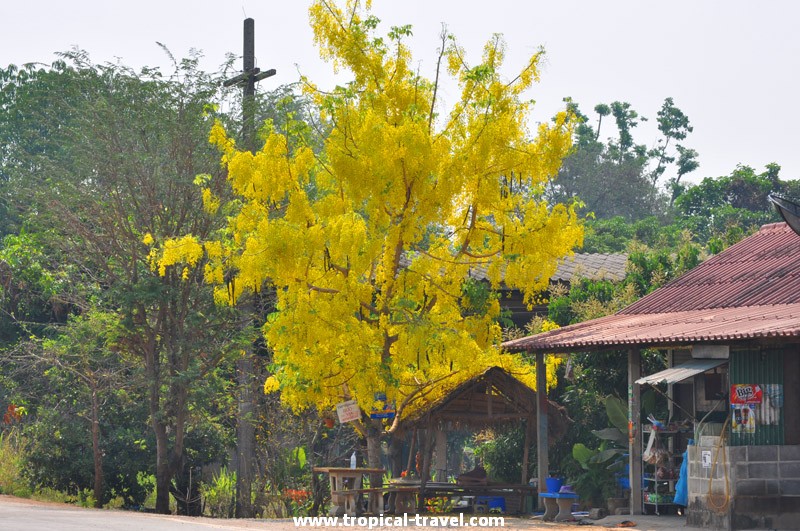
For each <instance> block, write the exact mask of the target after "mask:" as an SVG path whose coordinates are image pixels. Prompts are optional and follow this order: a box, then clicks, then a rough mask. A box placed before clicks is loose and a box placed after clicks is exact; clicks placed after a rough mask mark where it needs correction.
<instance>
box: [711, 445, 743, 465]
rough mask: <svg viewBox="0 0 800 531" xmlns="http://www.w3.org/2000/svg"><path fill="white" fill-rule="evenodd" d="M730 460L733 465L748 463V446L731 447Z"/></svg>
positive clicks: (729, 449) (729, 451) (729, 450)
mask: <svg viewBox="0 0 800 531" xmlns="http://www.w3.org/2000/svg"><path fill="white" fill-rule="evenodd" d="M712 455H713V454H712ZM728 458H729V459H730V462H731V463H739V462H741V461H747V446H729V447H728Z"/></svg>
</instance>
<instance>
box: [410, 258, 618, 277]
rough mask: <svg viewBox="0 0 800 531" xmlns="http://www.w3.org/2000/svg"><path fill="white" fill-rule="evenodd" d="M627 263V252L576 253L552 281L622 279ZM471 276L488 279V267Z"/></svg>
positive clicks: (561, 263) (475, 270) (474, 269)
mask: <svg viewBox="0 0 800 531" xmlns="http://www.w3.org/2000/svg"><path fill="white" fill-rule="evenodd" d="M627 263H628V255H627V254H625V253H618V254H607V253H575V254H574V255H572V256H569V257H566V258H562V259H561V260H559V262H558V267H557V268H556V272H555V274H553V276H552V277H551V278H550V281H551V282H558V281H561V282H571V281H572V279H573V278H574V277H576V276H578V277H581V278H589V279H592V280H614V281H616V280H622V279H623V278H625V267H626V265H627ZM400 265H401V266H403V267H409V266H410V265H411V257H409V256H408V255H403V256H402V257H401V258H400ZM469 276H470V277H471V278H474V279H476V280H486V267H484V266H475V267H472V268H470V270H469Z"/></svg>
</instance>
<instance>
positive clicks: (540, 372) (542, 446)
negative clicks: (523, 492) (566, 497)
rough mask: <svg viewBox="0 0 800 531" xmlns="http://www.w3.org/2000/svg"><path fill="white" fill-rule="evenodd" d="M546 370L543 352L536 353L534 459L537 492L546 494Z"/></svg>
mask: <svg viewBox="0 0 800 531" xmlns="http://www.w3.org/2000/svg"><path fill="white" fill-rule="evenodd" d="M546 370H547V369H545V366H544V352H537V353H536V457H537V466H538V468H539V470H538V478H539V492H546V489H547V477H548V476H549V468H550V461H549V456H548V454H547V372H546ZM543 500H544V498H539V503H538V507H539V509H541V510H544V501H543Z"/></svg>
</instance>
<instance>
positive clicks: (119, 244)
mask: <svg viewBox="0 0 800 531" xmlns="http://www.w3.org/2000/svg"><path fill="white" fill-rule="evenodd" d="M176 66H177V68H176V72H175V75H174V76H171V77H165V76H163V75H162V74H161V73H160V72H158V71H155V70H149V69H146V70H144V71H142V72H141V73H135V72H133V71H131V70H129V69H126V68H124V67H122V66H118V65H102V66H100V65H94V64H92V63H91V62H90V61H89V60H88V58H87V57H86V56H85V55H84V54H82V53H71V54H67V55H66V56H65V61H64V62H59V63H57V64H56V65H54V66H53V67H52V68H50V69H48V68H42V69H39V70H23V71H19V70H15V69H13V68H9V69H7V70H6V78H5V81H4V84H3V91H4V93H5V94H11V96H8V98H7V99H6V100H5V101H4V106H3V108H2V114H0V123H2V124H3V125H2V127H0V133H2V134H4V135H8V136H7V137H6V138H4V139H3V140H4V141H7V142H8V144H6V145H5V146H4V150H5V151H4V154H3V175H4V178H5V179H6V181H7V183H8V190H10V192H11V198H12V200H13V201H14V206H15V208H16V210H17V211H19V212H20V213H21V214H20V215H21V218H22V219H24V221H25V223H26V224H28V225H30V226H31V227H33V228H35V232H40V233H42V234H47V235H48V237H49V242H48V243H49V245H50V246H51V248H52V249H53V250H54V253H55V254H57V255H58V256H59V257H60V258H61V259H62V260H63V261H64V263H66V264H70V265H72V266H74V270H75V271H77V272H78V273H80V275H79V276H75V277H73V278H71V279H70V280H72V281H75V282H78V283H81V282H89V283H91V285H94V286H96V287H97V288H98V289H97V290H95V291H94V293H93V294H92V296H93V297H96V299H95V301H94V303H95V305H96V306H99V307H101V308H107V309H110V310H112V311H115V312H118V313H119V315H120V316H121V323H122V325H121V330H120V332H119V337H118V340H117V344H118V345H119V348H120V349H121V351H124V352H125V353H126V354H127V355H129V356H131V357H134V358H135V359H137V360H138V363H140V366H141V367H142V369H143V371H144V379H143V380H142V381H143V382H145V386H146V393H144V396H146V397H147V399H146V403H147V404H148V408H149V412H148V414H149V423H150V427H151V429H152V431H153V434H154V439H155V447H156V448H155V454H156V466H155V471H156V478H157V482H156V489H157V496H156V510H157V511H158V512H168V511H169V496H170V488H171V486H172V481H173V478H175V477H176V475H178V474H179V472H180V471H181V470H182V468H183V467H184V465H185V449H186V440H187V435H188V434H187V431H188V430H189V429H190V427H191V426H192V423H193V422H194V419H195V417H196V416H195V415H193V414H192V411H193V409H194V407H195V406H199V407H200V408H202V403H201V402H197V400H196V397H198V396H201V395H202V392H201V391H202V389H203V387H204V385H205V381H206V377H207V376H208V375H209V374H210V373H211V372H212V371H213V369H214V368H215V367H216V366H217V365H218V364H219V363H220V361H221V360H223V359H225V357H226V356H228V355H231V354H232V353H233V351H234V350H235V349H236V346H237V345H238V344H239V343H238V341H242V340H246V341H252V337H249V338H242V337H241V336H242V334H241V333H240V330H241V329H236V327H235V326H234V323H235V321H236V319H237V317H236V316H235V315H233V314H232V310H230V309H224V308H220V307H218V306H216V305H215V304H214V302H213V297H212V295H211V291H210V289H209V288H208V287H207V286H206V284H205V283H204V281H203V274H202V267H201V268H199V269H197V270H193V271H189V270H187V271H186V272H183V271H173V272H170V274H168V275H159V274H158V272H157V271H153V270H152V269H151V263H150V260H149V259H148V252H149V248H148V245H147V244H146V243H145V240H147V241H151V240H152V239H153V238H158V239H162V238H170V237H173V236H177V235H184V234H196V235H199V236H203V235H206V234H209V233H210V231H212V230H215V229H216V228H217V226H218V225H215V223H216V221H215V218H213V217H211V216H207V215H206V214H205V213H204V212H203V211H202V210H200V209H198V208H196V200H197V199H196V197H197V196H196V187H195V185H194V180H195V176H196V175H197V174H200V173H203V174H206V175H208V180H207V186H208V187H210V188H212V189H217V190H218V191H219V193H220V194H222V193H223V190H224V185H225V175H224V173H223V171H222V169H221V168H220V167H219V163H218V160H217V157H216V155H215V153H214V151H213V149H211V147H210V146H208V143H207V131H208V128H209V124H210V122H211V121H212V118H211V117H209V116H208V115H207V114H206V112H205V111H206V110H207V109H208V104H209V103H211V102H214V101H219V98H220V92H219V90H220V88H219V87H220V85H221V84H220V78H219V77H214V76H211V75H208V74H204V73H202V72H200V71H198V70H197V62H196V60H195V59H187V60H184V61H182V62H181V63H180V64H178V65H176ZM14 72H16V73H14ZM20 72H25V73H24V75H23V74H22V73H20ZM9 76H10V77H9ZM9 87H10V88H9ZM69 302H70V303H71V304H74V305H76V306H78V307H81V306H82V305H83V303H84V302H85V301H82V300H80V297H76V299H75V300H72V301H69ZM232 329H235V331H232ZM254 335H255V333H253V336H254ZM143 391H144V390H143ZM139 438H140V439H141V438H143V437H139Z"/></svg>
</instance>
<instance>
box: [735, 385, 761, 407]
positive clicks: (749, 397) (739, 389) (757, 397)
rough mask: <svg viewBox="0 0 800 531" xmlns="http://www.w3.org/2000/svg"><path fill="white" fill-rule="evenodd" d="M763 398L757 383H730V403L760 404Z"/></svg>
mask: <svg viewBox="0 0 800 531" xmlns="http://www.w3.org/2000/svg"><path fill="white" fill-rule="evenodd" d="M763 400H764V397H763V391H762V390H761V386H760V385H758V384H733V385H731V404H760V403H761V402H762V401H763Z"/></svg>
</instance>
